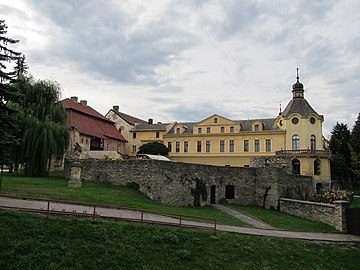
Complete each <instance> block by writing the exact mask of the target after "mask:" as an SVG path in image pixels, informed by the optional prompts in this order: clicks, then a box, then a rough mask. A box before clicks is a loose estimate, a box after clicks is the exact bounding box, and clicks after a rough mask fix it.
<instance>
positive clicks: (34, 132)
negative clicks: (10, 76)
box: [13, 76, 69, 176]
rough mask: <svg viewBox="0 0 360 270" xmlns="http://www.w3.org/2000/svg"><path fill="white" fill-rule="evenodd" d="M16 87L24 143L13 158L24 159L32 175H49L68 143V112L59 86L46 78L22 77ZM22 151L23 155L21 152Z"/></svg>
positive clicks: (22, 160) (21, 136)
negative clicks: (63, 103)
mask: <svg viewBox="0 0 360 270" xmlns="http://www.w3.org/2000/svg"><path fill="white" fill-rule="evenodd" d="M14 87H15V88H16V89H18V91H19V92H20V93H21V99H20V101H19V102H18V103H16V104H14V105H13V106H18V110H19V114H18V121H19V122H20V125H19V127H20V138H21V145H20V146H19V147H18V150H17V151H13V154H16V153H18V154H17V156H14V159H15V160H16V159H17V160H18V161H20V162H24V163H25V164H26V166H25V173H26V174H27V175H29V176H45V175H47V174H48V171H49V167H50V162H51V159H52V157H53V156H56V158H57V159H60V158H62V156H63V154H64V152H65V151H66V149H67V147H68V144H69V131H68V128H67V125H66V111H65V109H64V108H63V107H62V105H61V103H60V102H59V95H60V86H59V84H58V83H56V82H53V81H47V80H38V81H35V80H34V79H33V78H32V77H24V76H20V77H19V78H18V79H17V81H16V82H15V83H14ZM19 153H20V154H19Z"/></svg>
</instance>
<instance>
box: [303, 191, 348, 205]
mask: <svg viewBox="0 0 360 270" xmlns="http://www.w3.org/2000/svg"><path fill="white" fill-rule="evenodd" d="M353 198H354V193H353V192H351V191H346V190H338V191H322V192H320V193H319V194H317V193H316V192H313V193H311V195H310V196H309V201H311V202H321V203H334V201H339V200H341V201H349V202H350V203H351V202H352V200H353Z"/></svg>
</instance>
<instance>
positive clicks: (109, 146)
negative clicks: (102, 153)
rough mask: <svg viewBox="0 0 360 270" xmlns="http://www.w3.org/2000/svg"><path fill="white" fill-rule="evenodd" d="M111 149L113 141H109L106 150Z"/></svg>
mask: <svg viewBox="0 0 360 270" xmlns="http://www.w3.org/2000/svg"><path fill="white" fill-rule="evenodd" d="M110 149H111V143H110V142H108V143H107V145H106V151H110Z"/></svg>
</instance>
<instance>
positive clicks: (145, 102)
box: [0, 0, 360, 136]
mask: <svg viewBox="0 0 360 270" xmlns="http://www.w3.org/2000/svg"><path fill="white" fill-rule="evenodd" d="M0 19H4V20H5V22H6V24H7V26H8V34H7V36H9V37H12V38H16V39H19V40H20V42H19V44H18V45H16V47H12V48H15V49H17V50H18V51H20V52H22V53H24V54H25V55H26V59H27V63H28V65H29V71H30V73H31V74H32V75H33V76H34V77H35V78H36V79H51V80H56V81H57V82H59V83H60V84H61V86H62V98H68V97H70V96H78V97H79V99H85V100H87V101H88V105H90V106H91V107H93V108H94V109H95V110H97V111H99V112H100V113H102V114H106V113H107V112H108V111H109V109H110V108H112V106H113V105H119V106H120V110H121V111H122V112H124V113H127V114H130V115H133V116H136V117H140V118H143V119H145V120H146V119H148V118H153V119H154V121H155V122H158V121H161V122H172V121H175V120H176V121H200V120H202V119H204V118H206V117H208V116H210V115H212V114H214V113H217V114H220V115H222V116H225V117H227V118H230V119H233V120H241V119H248V118H250V119H253V118H271V117H276V116H277V115H278V112H279V106H280V102H281V104H282V105H281V106H282V108H283V109H284V108H285V106H286V104H287V103H288V102H289V101H290V100H291V98H292V93H291V87H292V84H293V83H295V81H296V67H297V65H298V66H299V69H300V81H301V82H302V83H303V84H304V87H305V98H306V99H307V100H308V101H309V103H310V104H311V105H312V107H313V108H314V109H315V110H316V111H317V112H318V113H319V114H322V115H324V117H325V122H324V135H325V136H327V135H329V134H330V131H331V129H332V127H333V126H334V125H335V124H336V122H342V123H346V124H348V126H349V128H352V126H353V124H354V122H355V120H356V117H357V115H358V113H359V111H360V108H359V107H360V105H359V104H360V95H359V91H360V57H359V53H360V35H359V29H360V1H359V0H346V1H345V0H344V1H341V0H316V1H314V0H308V1H305V0H304V1H296V0H294V1H286V0H284V1H270V0H263V1H255V0H254V1H245V0H241V1H240V0H237V1H236V0H233V1H231V0H213V1H211V0H209V1H205V0H192V1H191V0H158V1H155V0H147V1H140V0H138V1H136V0H131V1H130V0H129V1H125V0H121V1H120V0H118V1H110V0H108V1H92V0H76V1H75V0H62V1H60V0H58V1H55V0H1V2H0Z"/></svg>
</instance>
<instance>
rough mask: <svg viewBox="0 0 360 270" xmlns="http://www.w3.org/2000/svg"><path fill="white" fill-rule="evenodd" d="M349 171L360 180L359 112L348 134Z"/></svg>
mask: <svg viewBox="0 0 360 270" xmlns="http://www.w3.org/2000/svg"><path fill="white" fill-rule="evenodd" d="M350 150H351V166H352V168H351V171H352V172H353V174H354V175H355V177H356V178H357V179H356V180H357V181H359V180H360V113H359V114H358V117H357V120H356V121H355V124H354V127H353V129H352V130H351V134H350Z"/></svg>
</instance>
